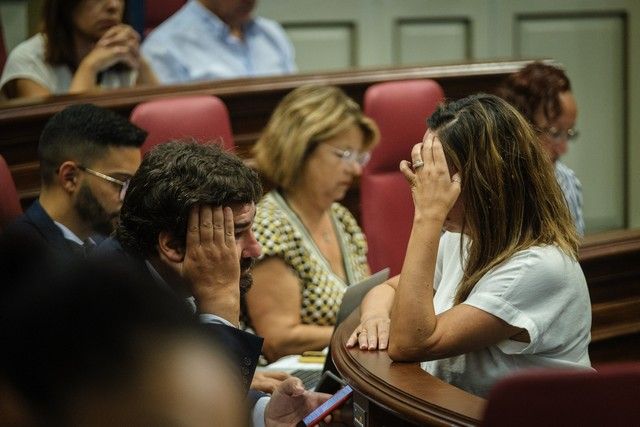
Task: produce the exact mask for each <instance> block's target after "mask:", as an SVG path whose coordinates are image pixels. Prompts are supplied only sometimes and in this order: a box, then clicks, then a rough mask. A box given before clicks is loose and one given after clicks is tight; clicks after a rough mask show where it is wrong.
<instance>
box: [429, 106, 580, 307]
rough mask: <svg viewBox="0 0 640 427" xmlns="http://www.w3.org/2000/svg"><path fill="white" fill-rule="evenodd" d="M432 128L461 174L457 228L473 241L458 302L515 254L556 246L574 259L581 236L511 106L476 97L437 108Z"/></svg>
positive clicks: (540, 150) (539, 152) (527, 126)
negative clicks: (459, 224)
mask: <svg viewBox="0 0 640 427" xmlns="http://www.w3.org/2000/svg"><path fill="white" fill-rule="evenodd" d="M429 128H430V129H431V130H432V131H434V132H436V134H437V135H438V137H439V138H440V140H441V141H442V148H443V150H444V153H445V157H446V158H447V162H448V163H449V165H450V166H453V167H454V168H455V169H456V170H457V171H459V173H460V176H461V181H462V192H461V197H462V200H463V202H464V222H463V229H462V231H463V232H464V233H466V234H468V235H470V236H471V239H469V240H470V242H469V246H468V256H467V260H466V264H465V266H464V274H463V277H462V281H461V285H460V287H459V288H458V291H457V293H456V298H455V302H456V303H457V304H459V303H461V302H463V301H464V300H465V299H466V298H467V296H468V295H469V293H470V292H471V290H472V289H473V287H474V286H475V284H476V283H477V282H478V280H480V278H482V276H484V275H485V274H486V273H487V272H488V271H489V270H491V269H492V268H494V267H496V266H497V265H499V264H501V263H502V262H504V261H505V260H507V259H508V258H509V257H511V256H512V255H513V254H515V253H516V252H517V251H520V250H523V249H527V248H529V247H531V246H536V245H552V244H553V245H557V246H558V247H559V248H560V249H561V250H563V251H564V252H565V253H566V254H567V255H569V256H571V257H573V258H577V252H578V235H577V232H576V229H575V226H574V223H573V220H572V219H571V214H570V213H569V209H568V207H567V204H566V202H565V199H564V196H563V194H562V190H560V186H559V185H558V182H557V181H556V179H555V176H554V172H553V168H552V166H551V164H550V162H549V158H548V156H547V155H546V153H545V151H544V148H543V147H542V145H541V143H540V141H539V139H538V138H537V136H536V134H535V132H534V131H533V129H532V127H531V125H530V124H529V123H528V121H527V120H526V119H525V118H524V117H522V115H521V114H520V113H518V111H517V110H516V109H515V108H513V107H512V106H511V105H509V104H508V103H507V102H505V101H504V100H502V99H500V98H498V97H496V96H493V95H484V94H480V95H473V96H469V97H467V98H464V99H461V100H459V101H455V102H449V103H445V104H442V105H440V106H439V107H438V109H437V110H436V111H435V112H434V113H433V115H432V116H431V118H430V119H429ZM461 242H464V239H463V240H461ZM461 251H462V247H461Z"/></svg>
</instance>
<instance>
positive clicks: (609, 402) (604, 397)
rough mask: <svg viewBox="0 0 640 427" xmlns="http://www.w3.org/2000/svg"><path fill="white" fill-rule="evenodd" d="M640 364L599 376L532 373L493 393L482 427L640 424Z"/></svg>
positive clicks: (607, 369)
mask: <svg viewBox="0 0 640 427" xmlns="http://www.w3.org/2000/svg"><path fill="white" fill-rule="evenodd" d="M639 395H640V363H637V362H636V363H625V364H615V365H608V366H606V365H605V366H603V367H601V368H600V369H599V370H598V372H585V371H575V370H574V371H565V370H562V371H557V370H545V371H538V370H536V371H529V372H524V373H521V374H516V375H514V376H512V377H508V378H506V379H504V380H502V381H500V382H498V384H496V385H495V386H494V387H493V389H492V390H491V393H490V394H489V402H488V404H487V407H486V410H485V414H484V419H483V422H482V425H483V426H486V427H489V426H491V427H501V426H504V427H507V426H518V427H528V426H546V425H553V426H629V425H637V424H638V422H640V400H639V397H638V396H639Z"/></svg>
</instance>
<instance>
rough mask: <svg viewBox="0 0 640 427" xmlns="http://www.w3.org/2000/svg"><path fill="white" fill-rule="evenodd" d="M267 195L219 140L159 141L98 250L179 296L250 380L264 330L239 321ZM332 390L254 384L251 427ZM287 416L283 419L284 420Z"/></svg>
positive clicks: (305, 407) (298, 411)
mask: <svg viewBox="0 0 640 427" xmlns="http://www.w3.org/2000/svg"><path fill="white" fill-rule="evenodd" d="M261 196H262V187H261V185H260V180H259V178H258V175H257V174H256V173H255V172H253V171H252V170H251V169H249V168H248V167H247V166H245V165H244V163H243V162H242V160H241V159H239V158H238V157H236V156H234V155H233V154H231V153H228V152H226V151H224V150H223V149H222V148H221V147H219V146H218V145H216V144H197V143H195V142H190V141H174V142H168V143H165V144H160V145H158V146H157V147H156V148H154V149H153V150H152V151H150V152H149V153H148V154H147V155H146V156H145V158H144V160H143V161H142V164H141V165H140V168H139V170H138V172H137V173H136V175H135V176H134V177H133V178H132V179H131V184H130V185H129V189H128V191H127V194H126V197H125V199H124V204H123V207H122V211H121V215H120V223H119V226H118V228H117V229H116V233H115V236H114V237H112V238H110V239H107V240H106V241H105V242H103V243H102V244H101V245H100V246H99V247H98V249H97V250H96V251H95V255H94V256H96V257H101V258H103V259H105V262H107V261H108V259H109V257H112V260H113V258H115V259H116V260H118V261H122V258H123V256H124V258H125V259H128V260H129V261H133V262H134V264H137V265H138V267H139V270H140V271H143V272H146V274H148V275H149V276H151V277H152V278H154V280H155V281H156V282H158V283H160V284H162V285H164V286H168V287H170V288H171V289H173V290H174V291H175V292H176V293H178V294H179V295H183V296H185V297H189V298H192V301H193V305H195V309H196V311H197V313H198V314H199V315H200V319H201V321H202V323H204V324H205V325H207V327H208V329H209V331H210V333H211V334H212V335H214V336H215V337H216V339H217V341H219V342H221V343H222V345H223V346H224V348H225V350H226V351H227V352H228V354H229V357H230V359H231V360H233V361H235V362H237V367H238V369H239V373H240V374H241V377H242V380H243V382H244V385H245V387H246V388H247V389H248V388H249V385H250V383H251V380H252V377H253V374H254V371H255V367H256V364H257V360H258V357H259V355H260V351H261V348H262V338H260V337H257V336H255V335H253V334H250V333H248V332H245V331H243V330H240V329H238V325H239V320H240V319H239V318H240V299H241V295H242V294H243V292H244V291H246V290H247V289H248V287H249V286H250V285H251V276H250V273H249V268H250V267H251V265H252V264H253V260H254V259H255V258H257V257H258V256H259V255H260V251H261V249H260V245H259V244H258V242H257V240H256V238H255V236H254V234H253V230H252V224H253V219H254V217H255V214H256V202H257V201H258V200H259V199H260V197H261ZM328 397H329V396H328V395H324V394H318V393H311V392H308V391H305V390H304V388H303V386H302V382H301V381H300V380H299V379H297V378H289V379H287V380H285V381H283V382H281V383H280V384H279V385H278V386H277V387H276V388H275V391H274V393H273V396H272V397H271V399H268V398H266V396H265V395H263V394H261V393H259V392H256V391H255V390H250V392H249V401H250V403H251V404H252V406H253V408H254V409H253V419H254V425H264V424H266V425H295V423H297V422H298V421H300V420H301V419H302V417H303V416H304V415H306V413H307V412H310V411H311V409H313V408H314V407H315V406H317V405H318V404H320V403H321V402H322V401H324V400H326V399H327V398H328ZM283 423H284V424H283Z"/></svg>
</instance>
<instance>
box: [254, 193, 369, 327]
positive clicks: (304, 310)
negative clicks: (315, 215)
mask: <svg viewBox="0 0 640 427" xmlns="http://www.w3.org/2000/svg"><path fill="white" fill-rule="evenodd" d="M331 220H332V222H333V226H334V228H335V230H336V231H337V235H338V241H339V243H340V249H341V251H342V256H343V262H344V269H345V273H346V277H347V283H345V282H344V280H342V279H341V278H340V277H339V276H337V275H336V274H334V273H333V271H332V270H331V267H330V265H329V262H328V261H327V260H326V258H325V257H324V256H323V255H322V253H321V252H320V250H319V249H318V247H317V246H316V244H315V242H314V241H313V239H312V238H311V236H310V234H309V232H308V231H307V229H306V228H305V226H304V225H303V224H302V222H301V221H300V219H299V218H298V216H297V215H296V214H295V212H294V211H293V210H292V209H291V208H290V207H289V205H288V204H287V202H286V201H285V200H284V198H283V197H282V195H281V194H280V193H278V192H277V191H275V190H274V191H271V192H270V193H268V194H266V195H265V196H264V197H263V198H262V200H261V201H260V202H259V203H258V208H257V213H256V218H255V221H254V225H253V229H254V232H255V234H256V238H257V239H258V241H259V242H260V245H262V257H263V258H264V257H271V256H275V257H278V258H281V259H282V260H283V261H284V262H285V263H286V264H287V265H288V266H289V267H291V269H292V270H293V271H294V272H295V274H296V275H297V276H298V277H299V278H300V294H301V300H302V307H300V317H301V319H302V323H304V324H313V325H334V324H335V322H336V315H337V314H338V310H339V308H340V303H341V301H342V295H343V294H344V291H345V289H346V287H347V286H348V285H351V284H355V283H358V282H359V281H361V280H363V279H364V278H366V277H367V276H368V274H369V267H368V264H367V242H366V239H365V237H364V234H363V233H362V230H361V229H360V227H359V226H358V224H357V223H356V220H355V218H354V217H353V215H351V213H350V212H349V210H348V209H347V208H345V207H344V206H342V205H340V204H339V203H334V204H333V205H332V206H331Z"/></svg>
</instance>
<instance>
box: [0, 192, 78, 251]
mask: <svg viewBox="0 0 640 427" xmlns="http://www.w3.org/2000/svg"><path fill="white" fill-rule="evenodd" d="M3 240H5V241H11V240H13V241H15V242H20V241H24V240H28V241H29V243H30V244H31V245H41V248H42V249H46V251H47V252H48V253H49V254H51V255H52V256H53V257H54V258H55V260H56V261H65V262H71V261H75V260H77V259H78V258H79V256H80V254H81V253H82V251H78V250H77V247H78V246H79V245H77V244H75V243H74V242H71V241H69V240H67V239H65V237H64V235H63V234H62V231H60V229H59V228H58V226H56V224H55V223H54V222H53V220H52V219H51V217H50V216H49V214H47V212H46V211H45V210H44V209H43V208H42V206H41V205H40V202H39V201H37V200H36V201H35V202H33V204H32V205H31V206H30V207H29V209H27V210H26V212H25V213H23V214H22V215H20V216H19V217H18V218H16V220H15V221H14V222H13V223H11V224H10V225H9V226H8V227H7V229H6V230H5V231H4V233H3Z"/></svg>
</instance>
